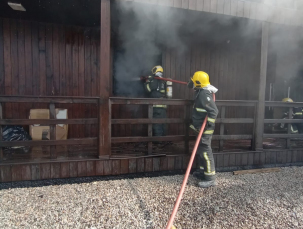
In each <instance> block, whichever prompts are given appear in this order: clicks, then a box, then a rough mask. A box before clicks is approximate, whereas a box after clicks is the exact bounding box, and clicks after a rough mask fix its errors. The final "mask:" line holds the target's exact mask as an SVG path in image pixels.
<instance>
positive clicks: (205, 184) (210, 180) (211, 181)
mask: <svg viewBox="0 0 303 229" xmlns="http://www.w3.org/2000/svg"><path fill="white" fill-rule="evenodd" d="M204 176H205V179H204V180H202V181H200V182H199V183H198V186H199V187H200V188H209V187H211V186H216V176H215V175H204Z"/></svg>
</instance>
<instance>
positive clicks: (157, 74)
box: [155, 72, 163, 78]
mask: <svg viewBox="0 0 303 229" xmlns="http://www.w3.org/2000/svg"><path fill="white" fill-rule="evenodd" d="M155 75H156V76H159V77H161V78H162V77H163V73H162V72H157V73H156V74H155Z"/></svg>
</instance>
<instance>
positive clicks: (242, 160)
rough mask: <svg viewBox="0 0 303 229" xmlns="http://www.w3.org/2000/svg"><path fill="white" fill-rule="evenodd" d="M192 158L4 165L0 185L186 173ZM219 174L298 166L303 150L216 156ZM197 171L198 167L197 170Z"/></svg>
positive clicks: (150, 158) (185, 156) (177, 157)
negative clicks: (56, 179) (20, 182)
mask: <svg viewBox="0 0 303 229" xmlns="http://www.w3.org/2000/svg"><path fill="white" fill-rule="evenodd" d="M189 157H190V156H189V155H179V156H177V155H176V156H166V157H147V158H132V159H113V160H79V161H64V162H45V163H43V162H40V163H38V162H37V163H31V164H10V165H3V164H2V165H0V183H1V182H11V181H24V180H42V179H54V178H70V177H86V176H106V175H120V174H131V173H143V172H156V171H171V170H180V169H186V168H187V165H188V161H189ZM214 157H215V163H216V168H217V171H220V170H221V171H222V170H225V171H226V170H227V171H233V170H238V169H247V168H254V167H266V166H277V167H278V166H288V165H298V164H302V162H303V150H300V149H296V150H265V151H264V152H252V151H250V152H241V153H240V152H224V153H223V152H222V153H216V154H215V155H214ZM193 167H195V164H194V166H193Z"/></svg>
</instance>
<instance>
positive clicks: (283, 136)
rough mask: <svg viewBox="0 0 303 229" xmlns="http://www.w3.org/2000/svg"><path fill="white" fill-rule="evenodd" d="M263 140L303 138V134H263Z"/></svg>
mask: <svg viewBox="0 0 303 229" xmlns="http://www.w3.org/2000/svg"><path fill="white" fill-rule="evenodd" d="M263 138H301V139H302V138H303V134H263Z"/></svg>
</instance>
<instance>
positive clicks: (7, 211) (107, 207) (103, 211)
mask: <svg viewBox="0 0 303 229" xmlns="http://www.w3.org/2000/svg"><path fill="white" fill-rule="evenodd" d="M302 177H303V167H289V168H282V170H281V172H278V173H267V174H246V175H240V176H234V175H232V173H218V178H217V186H216V187H212V188H209V189H201V188H199V187H198V186H197V182H198V180H196V179H195V178H193V177H192V176H190V178H189V181H188V184H187V186H186V189H185V193H184V196H183V199H182V201H181V205H180V208H179V210H178V213H177V215H176V218H175V221H174V226H175V227H176V228H177V229H180V228H213V229H216V228H218V229H219V228H220V229H221V228H303V201H302V200H303V196H302V190H303V182H302ZM122 178H123V177H122ZM182 180H183V176H182V175H175V176H162V177H153V178H148V177H146V178H137V179H126V178H125V179H120V180H96V179H94V178H79V179H73V181H74V183H73V182H71V181H72V180H64V181H63V180H49V181H35V182H34V181H33V182H27V183H26V184H25V183H24V185H19V186H18V185H15V184H17V183H13V184H12V185H11V186H10V185H8V184H0V206H1V208H0V228H90V229H99V228H110V229H112V228H119V229H121V228H130V229H132V228H134V229H135V228H148V229H158V228H165V226H166V224H167V221H168V219H169V216H170V214H171V211H172V209H173V206H174V203H175V200H176V198H177V195H178V193H179V190H180V186H181V183H182ZM67 181H68V182H67ZM69 181H70V182H69ZM60 182H61V183H60ZM20 184H21V183H20ZM277 184H278V185H277ZM14 187H15V188H14Z"/></svg>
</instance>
